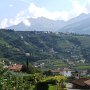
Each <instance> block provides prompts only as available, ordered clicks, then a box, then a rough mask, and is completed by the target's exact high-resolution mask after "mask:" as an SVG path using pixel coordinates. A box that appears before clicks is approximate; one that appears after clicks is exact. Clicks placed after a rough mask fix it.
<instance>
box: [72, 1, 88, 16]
mask: <svg viewBox="0 0 90 90" xmlns="http://www.w3.org/2000/svg"><path fill="white" fill-rule="evenodd" d="M72 7H73V8H72V11H71V13H73V14H74V15H76V16H78V15H80V14H81V13H88V9H87V8H86V7H85V6H84V5H81V4H80V3H79V1H78V0H72Z"/></svg>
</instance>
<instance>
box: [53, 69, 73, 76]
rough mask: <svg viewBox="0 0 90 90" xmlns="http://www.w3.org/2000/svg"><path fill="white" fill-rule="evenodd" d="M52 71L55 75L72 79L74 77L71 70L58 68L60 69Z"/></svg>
mask: <svg viewBox="0 0 90 90" xmlns="http://www.w3.org/2000/svg"><path fill="white" fill-rule="evenodd" d="M51 71H52V73H53V74H61V75H63V76H66V77H70V76H71V75H72V74H71V70H70V69H68V68H58V69H54V70H51Z"/></svg>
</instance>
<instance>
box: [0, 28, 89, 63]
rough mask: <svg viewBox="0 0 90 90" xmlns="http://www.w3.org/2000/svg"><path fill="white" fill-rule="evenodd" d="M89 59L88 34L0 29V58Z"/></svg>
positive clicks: (20, 59)
mask: <svg viewBox="0 0 90 90" xmlns="http://www.w3.org/2000/svg"><path fill="white" fill-rule="evenodd" d="M25 53H30V56H29V57H28V58H29V61H30V62H33V61H37V60H46V59H49V60H52V59H60V60H66V59H69V60H80V59H86V61H87V62H88V61H89V59H90V36H89V35H78V34H69V33H53V32H45V31H13V30H2V29H1V30H0V58H4V59H8V60H11V61H14V62H20V63H21V62H22V63H23V62H25V60H26V58H27V57H26V55H25Z"/></svg>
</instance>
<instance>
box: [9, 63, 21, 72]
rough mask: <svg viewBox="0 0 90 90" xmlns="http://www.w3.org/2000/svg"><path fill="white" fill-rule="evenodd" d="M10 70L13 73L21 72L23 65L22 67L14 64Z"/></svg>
mask: <svg viewBox="0 0 90 90" xmlns="http://www.w3.org/2000/svg"><path fill="white" fill-rule="evenodd" d="M8 69H9V70H11V71H21V69H22V65H20V64H12V65H11V66H9V68H8Z"/></svg>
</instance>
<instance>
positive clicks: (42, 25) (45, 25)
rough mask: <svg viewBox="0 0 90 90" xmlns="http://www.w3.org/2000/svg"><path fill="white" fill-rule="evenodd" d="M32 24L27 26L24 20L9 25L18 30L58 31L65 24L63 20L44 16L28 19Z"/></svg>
mask: <svg viewBox="0 0 90 90" xmlns="http://www.w3.org/2000/svg"><path fill="white" fill-rule="evenodd" d="M28 21H29V22H30V24H31V25H30V26H26V25H25V24H24V23H23V22H21V23H19V24H18V25H14V26H11V27H7V28H8V29H14V30H16V31H25V30H26V31H56V30H58V29H60V28H61V27H62V26H63V25H64V21H63V20H56V21H55V20H50V19H47V18H44V17H39V18H36V19H35V18H30V19H28Z"/></svg>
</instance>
